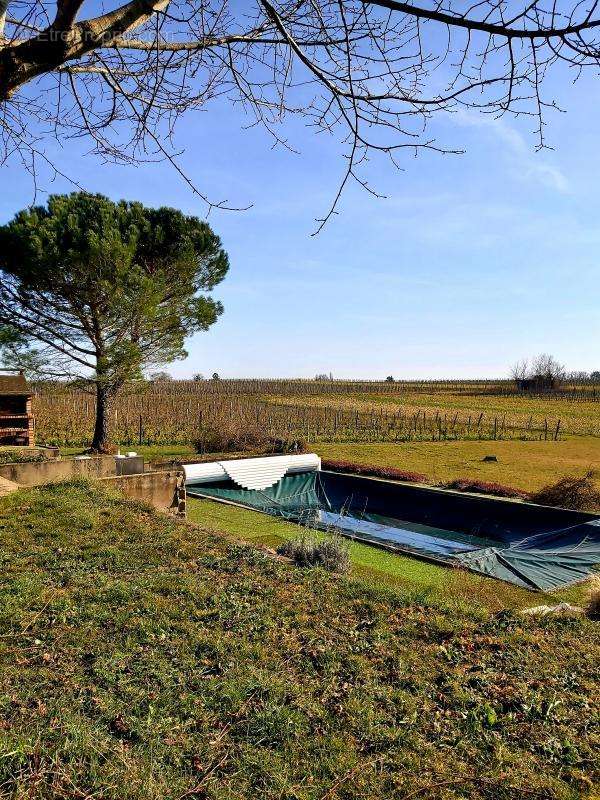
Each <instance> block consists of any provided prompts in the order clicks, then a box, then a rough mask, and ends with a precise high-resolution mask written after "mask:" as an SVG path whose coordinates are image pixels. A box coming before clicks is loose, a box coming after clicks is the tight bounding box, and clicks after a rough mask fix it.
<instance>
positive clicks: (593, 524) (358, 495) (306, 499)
mask: <svg viewBox="0 0 600 800" xmlns="http://www.w3.org/2000/svg"><path fill="white" fill-rule="evenodd" d="M187 490H188V494H189V495H190V496H192V497H194V496H199V497H212V498H214V499H218V500H228V501H230V502H234V503H238V504H240V505H243V506H247V507H248V508H253V509H257V510H259V511H262V512H264V513H266V514H270V515H272V516H278V517H282V518H284V519H287V520H290V521H292V522H297V523H300V524H302V525H306V526H308V527H314V528H318V529H322V530H323V529H324V530H332V529H335V530H339V531H340V532H341V533H343V534H345V535H347V536H352V537H353V538H356V539H359V540H361V541H366V542H373V543H379V544H385V545H387V546H389V547H392V548H396V549H398V550H401V551H403V552H409V553H410V552H412V553H415V554H417V555H423V556H428V557H432V558H437V559H441V560H443V561H446V562H448V563H449V564H460V565H462V566H464V567H466V568H468V569H470V570H473V571H475V572H479V573H482V574H484V575H489V576H491V577H494V578H500V579H502V580H505V581H509V582H510V583H514V584H516V585H518V586H524V587H526V588H528V589H538V590H544V591H549V590H552V589H558V588H560V587H562V586H568V585H569V584H572V583H576V582H577V581H580V580H583V579H585V578H586V577H588V576H589V575H590V574H591V573H592V572H594V571H595V570H596V569H597V568H598V567H599V566H600V517H598V516H597V515H594V514H585V513H582V512H577V511H566V510H564V509H551V508H546V507H544V506H535V505H531V504H528V503H517V502H510V501H506V500H495V499H492V498H487V497H475V496H473V495H461V494H458V493H455V492H447V491H442V490H437V489H428V488H424V487H416V486H415V487H413V486H406V485H402V484H397V483H392V482H388V481H380V480H374V479H372V478H363V477H358V476H352V475H339V474H337V473H331V472H305V473H301V474H298V475H286V476H285V477H283V478H282V479H281V480H280V481H279V482H278V483H276V484H275V485H274V486H272V487H270V488H269V489H264V490H261V491H258V490H249V489H242V488H240V487H239V486H237V485H236V484H234V483H233V481H231V480H224V481H221V482H218V483H206V484H202V483H195V482H193V481H191V482H188V484H187Z"/></svg>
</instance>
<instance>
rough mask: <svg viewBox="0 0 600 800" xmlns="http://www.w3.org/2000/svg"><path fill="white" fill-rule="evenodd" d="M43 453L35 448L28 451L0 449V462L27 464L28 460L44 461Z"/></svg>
mask: <svg viewBox="0 0 600 800" xmlns="http://www.w3.org/2000/svg"><path fill="white" fill-rule="evenodd" d="M45 460H46V456H45V455H44V453H42V452H40V451H39V450H36V451H34V452H32V453H28V452H27V451H26V450H2V451H0V465H1V464H28V463H30V462H38V461H45Z"/></svg>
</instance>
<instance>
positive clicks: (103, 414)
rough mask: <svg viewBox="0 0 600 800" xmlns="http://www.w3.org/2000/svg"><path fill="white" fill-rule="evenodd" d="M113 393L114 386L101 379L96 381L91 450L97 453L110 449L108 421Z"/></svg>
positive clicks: (109, 421)
mask: <svg viewBox="0 0 600 800" xmlns="http://www.w3.org/2000/svg"><path fill="white" fill-rule="evenodd" d="M115 394H116V392H115V389H114V387H112V386H108V385H107V384H105V383H103V382H102V381H98V382H97V383H96V425H95V427H94V439H93V441H92V450H94V451H95V452H97V453H109V452H110V450H111V443H110V434H111V431H110V423H111V411H112V406H113V400H114V397H115Z"/></svg>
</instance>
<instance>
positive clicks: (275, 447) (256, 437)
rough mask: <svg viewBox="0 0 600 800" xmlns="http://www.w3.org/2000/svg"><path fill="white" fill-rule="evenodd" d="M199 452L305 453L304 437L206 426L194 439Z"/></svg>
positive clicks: (230, 427) (229, 427)
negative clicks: (279, 435)
mask: <svg viewBox="0 0 600 800" xmlns="http://www.w3.org/2000/svg"><path fill="white" fill-rule="evenodd" d="M193 446H194V449H195V451H196V452H197V453H200V454H202V455H204V454H205V453H257V452H258V453H274V454H281V453H303V452H305V450H306V443H305V442H304V441H303V440H302V439H297V438H289V439H288V438H285V437H277V436H270V435H267V434H265V433H264V432H263V431H261V430H259V429H249V428H242V427H236V426H234V425H230V426H219V427H214V428H204V429H203V430H202V431H201V433H200V435H199V436H198V437H197V438H196V439H195V440H194V441H193Z"/></svg>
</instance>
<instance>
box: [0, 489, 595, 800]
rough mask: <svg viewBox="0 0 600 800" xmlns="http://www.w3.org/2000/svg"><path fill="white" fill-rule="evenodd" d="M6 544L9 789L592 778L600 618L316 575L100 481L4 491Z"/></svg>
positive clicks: (301, 790) (585, 781)
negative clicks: (503, 607)
mask: <svg viewBox="0 0 600 800" xmlns="http://www.w3.org/2000/svg"><path fill="white" fill-rule="evenodd" d="M215 508H216V507H215ZM254 517H255V519H259V515H254ZM206 519H207V521H210V520H209V519H208V512H207V514H206ZM267 521H268V520H267ZM218 522H219V520H218V518H213V523H215V524H216V523H218ZM268 522H269V523H270V524H272V523H271V521H268ZM229 524H230V528H231V530H232V531H233V532H234V533H243V531H244V530H245V529H246V528H247V527H248V521H247V520H246V519H244V518H243V517H242V516H238V517H237V518H236V519H233V518H231V520H230V523H229ZM274 532H275V533H274ZM264 533H265V536H272V535H278V534H277V531H275V529H270V530H269V531H266V529H265V531H264ZM0 553H1V558H2V579H1V580H0V756H1V757H0V786H1V787H2V796H3V797H7V798H9V797H10V798H18V800H25V798H28V800H49V799H50V798H82V799H83V798H89V799H90V800H92V798H94V800H95V799H96V798H98V799H99V800H183V798H195V800H250V799H252V800H255V798H261V800H283V798H285V800H391V799H392V798H394V800H409V798H410V799H411V800H413V799H414V798H415V797H418V798H424V800H442V799H443V800H459V798H465V797H469V798H470V800H500V798H501V799H502V800H522V798H523V797H527V798H532V800H586V799H589V800H591V798H592V797H593V796H594V787H595V786H597V785H598V778H599V777H600V776H599V773H598V760H597V753H598V747H599V746H600V742H599V740H598V732H597V728H595V727H594V721H595V720H594V717H595V716H596V715H597V711H596V710H595V704H596V701H597V690H598V673H597V666H598V665H597V653H598V647H599V645H600V640H599V636H600V628H599V627H598V624H597V623H594V622H592V621H590V620H587V619H585V618H578V619H566V618H563V619H559V618H545V619H536V618H531V617H521V616H519V615H515V614H513V613H511V612H507V611H503V612H500V613H499V614H495V615H491V614H490V613H489V612H488V611H487V610H486V609H485V608H484V607H483V605H482V604H481V603H480V602H478V601H477V600H475V601H474V602H457V600H456V597H455V596H453V595H452V593H451V592H449V593H448V597H445V596H444V595H445V591H444V590H443V586H442V585H441V584H440V585H439V587H438V591H436V592H429V593H428V592H425V591H422V590H421V591H417V592H415V586H417V585H419V584H420V585H421V586H422V585H423V581H422V580H420V579H416V580H415V581H414V582H413V585H412V586H406V587H405V588H401V587H400V586H398V587H396V588H391V587H389V586H388V587H387V588H379V589H375V588H373V586H372V585H369V581H368V580H367V581H365V580H364V578H363V576H362V575H361V574H357V575H356V576H355V577H353V576H352V575H351V576H350V578H336V577H333V576H331V575H329V574H326V573H323V572H322V571H320V570H309V571H302V570H299V569H297V568H295V567H292V566H290V565H288V564H283V563H279V562H277V561H275V560H273V559H272V558H270V557H268V556H267V555H265V554H263V553H261V552H260V550H258V549H256V548H255V547H249V546H240V545H238V544H235V543H233V542H232V541H228V540H227V539H226V538H224V537H223V536H222V535H220V534H219V535H215V534H213V533H210V532H208V531H206V530H205V529H204V528H202V527H199V526H194V525H192V524H189V523H188V524H186V523H183V522H175V521H174V520H171V519H169V518H168V517H167V516H164V515H157V514H155V513H153V512H152V511H150V510H149V509H146V508H145V507H143V506H141V505H139V504H135V503H129V502H126V501H124V500H122V499H119V498H117V497H116V496H112V495H110V494H108V493H105V492H103V491H102V490H100V489H99V488H97V487H94V486H90V485H88V484H85V483H75V484H70V485H68V484H55V485H50V486H46V487H40V488H37V489H31V490H21V491H19V492H16V493H14V494H12V495H9V496H7V497H5V498H3V499H1V500H0ZM411 568H413V565H412V562H411ZM357 573H358V570H357ZM417 573H418V566H417V565H416V562H415V566H414V569H413V574H414V575H415V576H416V575H417Z"/></svg>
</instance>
